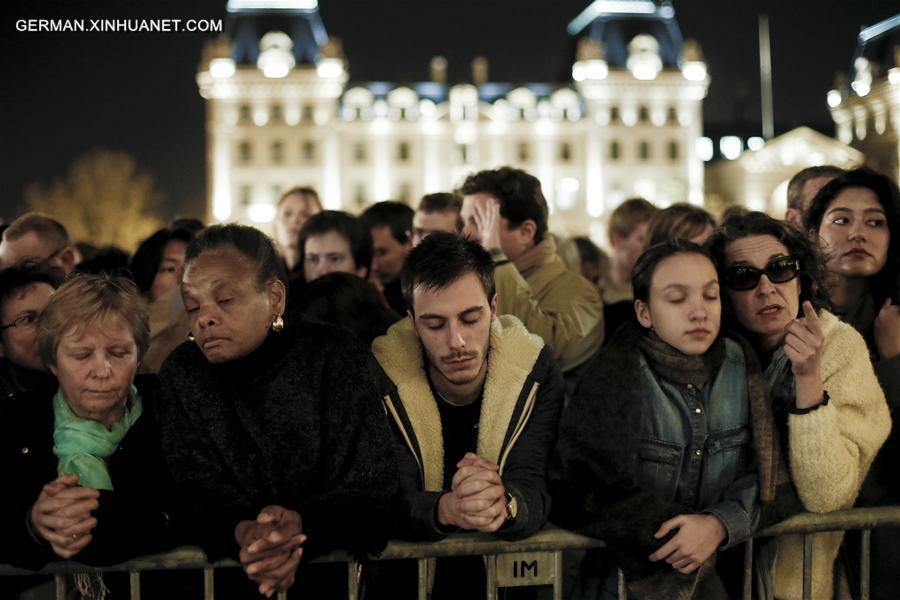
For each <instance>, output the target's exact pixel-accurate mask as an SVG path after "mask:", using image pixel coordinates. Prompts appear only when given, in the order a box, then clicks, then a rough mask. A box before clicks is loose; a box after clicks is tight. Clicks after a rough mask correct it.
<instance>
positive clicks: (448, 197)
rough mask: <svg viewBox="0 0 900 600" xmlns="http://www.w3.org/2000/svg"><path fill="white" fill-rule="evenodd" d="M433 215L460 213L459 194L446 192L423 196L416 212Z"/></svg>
mask: <svg viewBox="0 0 900 600" xmlns="http://www.w3.org/2000/svg"><path fill="white" fill-rule="evenodd" d="M419 211H421V212H424V213H434V212H455V213H456V214H459V213H460V212H462V198H460V196H459V194H452V193H447V192H437V193H435V194H425V195H424V196H422V199H421V200H419V206H417V207H416V212H419Z"/></svg>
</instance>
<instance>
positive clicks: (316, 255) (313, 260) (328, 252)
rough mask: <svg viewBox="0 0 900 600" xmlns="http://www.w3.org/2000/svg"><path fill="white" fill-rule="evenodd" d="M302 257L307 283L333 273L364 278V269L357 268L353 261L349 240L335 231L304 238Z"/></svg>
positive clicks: (362, 267)
mask: <svg viewBox="0 0 900 600" xmlns="http://www.w3.org/2000/svg"><path fill="white" fill-rule="evenodd" d="M303 255H304V262H303V274H304V276H305V277H306V281H307V282H310V281H313V280H315V279H318V278H319V277H321V276H322V275H327V274H328V273H334V272H343V273H352V274H354V275H356V276H357V277H365V276H366V267H365V266H357V264H356V261H355V260H354V259H353V249H352V248H351V247H350V240H348V239H347V238H345V237H344V236H343V235H341V234H340V233H338V232H337V231H328V232H326V233H322V234H318V235H311V236H309V237H308V238H306V245H305V247H304V248H303Z"/></svg>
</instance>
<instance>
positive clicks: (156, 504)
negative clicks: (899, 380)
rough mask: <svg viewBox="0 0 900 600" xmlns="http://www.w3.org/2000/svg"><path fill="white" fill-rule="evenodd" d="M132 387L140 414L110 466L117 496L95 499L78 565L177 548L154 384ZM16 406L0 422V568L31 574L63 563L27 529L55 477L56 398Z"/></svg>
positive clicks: (25, 399) (29, 399)
mask: <svg viewBox="0 0 900 600" xmlns="http://www.w3.org/2000/svg"><path fill="white" fill-rule="evenodd" d="M135 385H136V386H137V388H138V393H139V394H140V396H141V398H142V401H143V413H142V414H141V417H140V418H139V419H138V420H137V422H136V423H135V424H134V425H133V426H132V427H131V429H129V430H128V433H126V434H125V437H124V438H123V439H122V441H121V443H120V444H119V448H118V450H116V452H115V453H114V454H113V455H112V456H110V457H109V458H108V459H107V466H108V469H109V475H110V478H111V480H112V483H113V487H114V488H115V489H114V491H108V490H101V491H100V499H99V508H98V509H97V510H95V511H94V512H93V514H94V516H95V517H96V518H97V526H96V527H95V528H94V530H93V531H92V535H93V541H92V542H91V543H90V544H88V546H86V547H85V548H84V549H83V550H82V551H81V552H80V553H79V554H78V555H77V556H75V558H74V560H77V561H78V562H81V563H85V564H90V565H108V564H115V563H119V562H123V561H125V560H128V559H130V558H133V557H135V556H139V555H141V554H151V553H155V552H161V551H163V550H167V549H169V548H172V547H174V546H177V545H180V543H181V542H182V540H181V538H180V536H179V533H178V527H177V517H176V514H177V512H178V511H177V508H176V507H175V503H174V497H173V496H172V495H171V490H172V486H173V484H172V479H171V475H170V474H169V472H168V468H167V467H166V463H165V459H164V457H163V454H162V448H161V445H160V440H159V430H158V427H157V424H156V420H155V414H154V413H155V403H154V389H155V379H154V378H153V377H152V376H139V377H138V378H137V380H136V381H135ZM53 393H54V394H55V390H54V392H53ZM19 400H20V401H19V402H17V403H16V405H15V406H12V407H10V410H9V412H8V413H7V414H6V415H5V416H4V418H3V419H2V420H0V456H2V470H3V474H4V478H5V481H6V485H5V486H4V487H6V489H7V490H8V491H7V492H6V495H7V498H9V499H10V504H9V505H8V508H7V509H5V510H4V514H3V516H2V523H0V540H2V542H0V563H9V564H13V565H16V566H21V567H24V568H33V569H36V568H40V567H42V566H43V565H44V564H46V563H47V562H50V561H53V560H60V558H59V557H58V556H56V555H55V554H54V553H53V551H52V549H51V547H50V545H49V544H47V543H45V542H42V541H37V540H35V538H34V536H33V535H32V533H31V532H30V531H29V529H28V519H29V518H30V511H31V506H32V505H33V504H34V503H35V501H36V500H37V498H38V496H39V495H40V493H41V488H42V487H43V486H44V485H45V484H47V483H49V482H50V481H53V480H54V479H56V477H57V471H56V469H57V464H58V459H57V458H56V456H55V455H54V454H53V428H54V416H53V394H49V395H48V394H40V395H35V394H33V395H30V396H28V395H22V396H20V397H19Z"/></svg>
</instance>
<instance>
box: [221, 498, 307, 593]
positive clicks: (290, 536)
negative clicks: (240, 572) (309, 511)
mask: <svg viewBox="0 0 900 600" xmlns="http://www.w3.org/2000/svg"><path fill="white" fill-rule="evenodd" d="M302 530H303V525H302V521H301V519H300V514H299V513H298V512H297V511H293V510H288V509H286V508H284V507H282V506H267V507H265V508H264V509H262V510H261V511H260V513H259V515H258V516H257V517H256V520H255V521H241V522H240V523H238V524H237V526H236V527H235V528H234V538H235V540H236V541H237V543H238V545H239V546H240V547H241V551H240V554H239V558H240V561H241V565H242V566H243V567H244V571H245V572H246V573H247V577H249V578H250V580H251V581H253V582H255V583H257V584H259V593H260V594H263V595H265V596H266V597H271V596H272V594H273V593H275V592H285V591H287V590H288V588H290V587H291V585H293V583H294V577H295V575H296V573H297V567H298V566H299V564H300V557H301V556H302V555H303V548H302V547H301V546H302V545H303V543H304V542H305V541H306V536H305V535H304V534H303V533H302Z"/></svg>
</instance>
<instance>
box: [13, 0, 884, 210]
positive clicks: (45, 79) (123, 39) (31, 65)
mask: <svg viewBox="0 0 900 600" xmlns="http://www.w3.org/2000/svg"><path fill="white" fill-rule="evenodd" d="M319 3H320V10H321V15H322V19H323V21H324V23H325V26H326V28H327V29H328V32H329V33H330V34H331V35H334V36H337V37H340V38H341V39H342V41H343V43H344V51H345V53H346V55H347V59H348V62H349V68H350V77H351V80H355V81H375V80H381V81H422V80H425V79H427V76H428V63H429V60H430V59H431V57H432V56H435V55H439V54H440V55H443V56H445V57H446V58H447V59H448V61H449V75H450V79H451V81H452V82H456V81H463V80H469V72H470V71H469V63H470V61H471V59H472V58H473V57H475V56H478V55H483V56H486V57H487V58H488V60H489V61H490V78H491V80H494V81H509V82H529V81H565V80H566V79H568V77H569V73H570V68H571V63H570V61H571V52H572V49H571V43H570V38H569V36H568V34H567V33H566V31H565V27H566V25H567V23H568V22H569V21H570V20H571V19H572V18H574V17H575V16H576V15H577V14H578V13H579V12H581V10H582V9H583V8H584V7H586V6H587V5H588V3H589V0H544V1H538V0H390V1H388V2H377V1H374V0H319ZM673 4H674V7H675V11H676V17H677V19H678V21H679V24H680V26H681V31H682V34H683V36H684V37H685V38H695V39H697V40H698V41H699V42H700V44H701V46H702V48H703V52H704V55H705V57H706V60H707V64H708V69H709V72H710V77H711V80H712V82H711V85H710V90H709V95H708V97H707V99H706V101H705V104H704V113H705V117H704V119H705V128H706V130H707V131H708V132H713V133H715V134H723V133H725V132H728V131H739V132H740V133H742V134H743V135H754V134H756V135H758V134H759V131H760V125H759V63H758V50H757V14H758V13H760V12H765V13H767V14H768V15H769V20H770V28H771V34H772V63H773V74H774V90H775V117H776V134H777V133H780V132H783V131H787V130H789V129H792V128H793V127H796V126H798V125H808V126H811V127H813V128H815V129H818V130H820V131H823V132H824V133H827V134H829V135H830V134H832V132H833V130H832V125H831V119H830V117H829V115H828V109H827V105H826V104H825V94H826V92H827V90H828V89H829V88H830V87H831V85H832V82H833V80H834V75H835V72H836V71H838V70H841V71H844V72H848V71H849V69H850V63H851V58H852V54H853V50H854V48H855V45H856V35H857V34H858V32H859V28H860V27H861V26H864V25H871V24H874V23H876V22H878V21H881V20H883V19H885V18H887V17H890V16H892V15H893V14H896V13H897V12H898V5H897V2H896V1H895V0H853V1H852V2H851V1H850V0H778V1H775V0H771V1H770V0H766V1H757V2H748V1H742V0H731V1H721V0H718V1H714V0H675V1H674V2H673ZM0 10H2V11H3V24H2V27H3V30H2V35H0V56H2V66H0V73H2V83H0V193H2V196H0V217H6V218H10V217H13V216H15V214H16V213H17V212H18V211H19V210H21V209H22V204H21V201H22V196H23V189H24V187H25V186H26V185H27V184H28V183H30V182H33V181H42V182H49V181H51V180H52V179H54V178H58V177H62V176H63V175H64V174H65V172H66V169H67V167H68V165H69V164H70V163H71V162H72V161H73V160H74V159H75V158H77V157H78V156H80V155H81V154H83V153H85V152H87V151H89V150H91V149H94V148H112V149H119V150H123V151H125V152H127V153H129V154H131V155H132V156H133V157H135V159H136V160H137V162H138V165H139V167H140V168H141V169H142V170H144V171H147V172H149V173H150V174H152V175H153V176H154V177H155V179H156V181H157V184H158V187H159V189H160V191H161V192H162V194H163V196H164V197H165V198H166V201H165V204H164V205H163V206H161V207H160V215H161V216H163V217H166V218H168V217H171V216H173V215H175V214H176V213H178V214H194V215H201V214H202V210H203V206H204V202H205V195H206V182H205V164H206V162H205V160H206V159H205V132H204V118H205V117H204V107H203V100H202V98H201V97H200V95H199V93H198V91H197V86H196V83H195V75H196V71H197V66H198V64H199V61H200V54H201V48H202V45H203V42H204V40H205V39H207V38H208V37H209V34H200V33H28V32H26V33H20V32H18V31H16V27H15V22H16V19H19V18H41V17H44V18H47V17H52V18H77V17H82V18H98V17H103V18H126V17H132V18H134V17H142V18H182V19H187V18H209V19H213V18H224V17H225V0H177V1H176V0H157V1H150V0H144V1H141V2H137V1H134V0H114V1H109V0H40V1H38V0H32V1H28V2H26V1H20V0H4V1H3V2H2V9H0Z"/></svg>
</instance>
